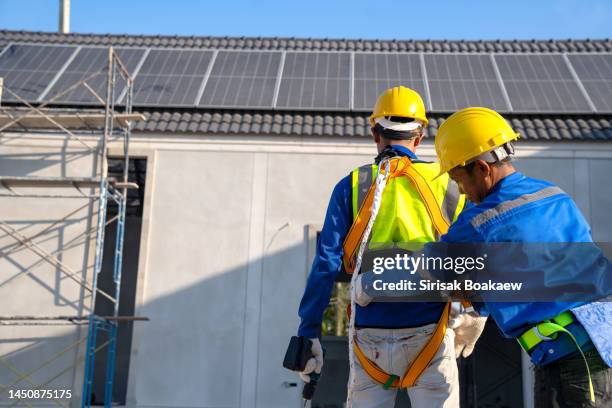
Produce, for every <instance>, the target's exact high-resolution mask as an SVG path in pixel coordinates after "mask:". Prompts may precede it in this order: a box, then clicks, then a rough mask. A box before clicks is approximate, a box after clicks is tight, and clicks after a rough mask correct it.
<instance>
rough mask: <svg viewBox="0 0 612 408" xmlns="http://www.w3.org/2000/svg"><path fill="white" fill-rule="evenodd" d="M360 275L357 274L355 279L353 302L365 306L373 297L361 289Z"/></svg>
mask: <svg viewBox="0 0 612 408" xmlns="http://www.w3.org/2000/svg"><path fill="white" fill-rule="evenodd" d="M362 276H363V275H362V274H359V275H358V276H357V279H356V281H355V303H357V304H358V305H359V306H361V307H366V306H367V305H369V304H370V302H371V301H372V299H373V298H372V297H371V296H370V295H368V294H367V293H365V292H364V291H363V286H362V285H361V277H362Z"/></svg>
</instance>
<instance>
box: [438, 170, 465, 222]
mask: <svg viewBox="0 0 612 408" xmlns="http://www.w3.org/2000/svg"><path fill="white" fill-rule="evenodd" d="M460 196H461V194H460V193H459V186H458V185H457V183H455V182H454V181H453V180H452V179H451V178H450V177H449V178H448V184H447V185H446V194H444V200H443V201H442V214H443V215H444V218H446V221H448V223H449V224H452V223H453V218H454V217H455V211H456V210H457V205H458V204H459V197H460Z"/></svg>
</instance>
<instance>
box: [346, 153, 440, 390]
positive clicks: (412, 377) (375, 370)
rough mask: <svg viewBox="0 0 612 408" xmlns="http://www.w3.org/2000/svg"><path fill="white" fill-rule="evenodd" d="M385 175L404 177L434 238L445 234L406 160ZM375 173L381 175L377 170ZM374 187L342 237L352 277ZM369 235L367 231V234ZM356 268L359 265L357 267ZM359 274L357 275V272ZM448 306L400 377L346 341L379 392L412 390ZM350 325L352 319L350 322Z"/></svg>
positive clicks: (431, 199)
mask: <svg viewBox="0 0 612 408" xmlns="http://www.w3.org/2000/svg"><path fill="white" fill-rule="evenodd" d="M388 164H389V167H388V169H389V174H388V175H387V178H388V179H391V178H395V177H407V178H408V179H409V180H410V181H411V182H412V185H413V186H414V187H415V189H416V191H417V192H418V194H419V196H420V198H421V200H422V201H423V203H424V204H425V207H426V209H427V213H428V215H429V217H430V219H431V222H432V224H433V227H434V229H435V230H436V232H437V234H438V235H443V234H445V233H446V232H447V231H448V227H449V221H448V220H447V219H446V218H445V217H444V215H443V213H442V209H441V208H440V205H439V204H438V202H437V201H436V198H435V195H434V193H433V192H432V190H431V188H430V186H429V184H428V183H427V180H426V179H425V177H423V175H422V174H421V173H420V172H419V171H418V170H417V169H416V168H415V166H413V165H412V161H411V160H410V159H409V158H408V157H405V156H404V157H395V158H392V159H390V160H389V163H388ZM379 171H385V170H384V169H382V168H380V167H379ZM375 190H376V186H375V183H372V184H371V186H370V188H369V190H368V192H367V195H366V197H365V199H364V200H363V202H362V203H361V206H360V208H359V212H358V214H357V216H356V218H355V220H354V222H353V225H352V226H351V228H350V230H349V232H348V235H347V236H346V238H345V240H344V244H343V248H344V256H343V260H342V261H343V264H344V268H345V270H346V272H347V273H349V274H352V273H353V272H355V269H356V267H359V266H360V263H361V261H360V260H359V261H358V260H357V258H359V257H358V252H359V250H360V247H361V246H362V244H363V241H364V238H365V239H366V240H367V239H368V237H367V236H364V233H366V230H367V228H368V224H370V228H371V222H370V221H371V220H370V218H371V216H372V206H373V202H374V196H375ZM366 235H369V231H367V234H366ZM358 264H359V265H358ZM357 272H358V273H359V271H357ZM450 306H451V304H450V302H449V303H447V304H446V306H445V307H444V310H443V312H442V315H441V316H440V319H439V320H438V323H437V325H436V328H435V329H434V331H433V333H432V335H431V337H430V338H429V340H428V341H427V343H426V344H425V345H424V346H423V348H422V349H421V351H420V352H419V354H418V355H417V357H416V358H415V359H414V360H413V361H412V363H411V364H410V365H409V367H408V368H407V369H406V372H405V373H404V375H403V376H402V377H399V376H398V375H396V374H390V373H387V372H386V371H384V370H383V369H381V368H380V367H378V365H376V363H374V362H373V361H372V360H370V359H369V358H367V357H366V355H365V354H364V353H363V351H362V350H361V348H360V347H359V345H358V344H357V341H356V339H355V338H354V337H353V338H351V339H350V341H351V344H352V348H353V351H354V355H355V356H356V357H357V359H358V360H359V363H360V364H361V366H362V367H363V369H364V370H365V372H366V373H367V374H368V375H369V376H370V377H371V378H372V379H373V380H375V381H376V382H378V383H379V384H381V385H382V386H383V388H385V389H388V388H408V387H412V386H413V385H414V384H415V383H416V381H417V380H418V378H419V377H420V375H421V374H422V373H423V371H425V369H426V368H427V366H428V365H429V363H430V362H431V360H432V359H433V357H434V356H435V354H436V353H437V351H438V349H439V348H440V345H441V344H442V341H443V340H444V335H445V333H446V328H447V326H448V318H449V312H450ZM348 313H349V316H350V314H351V311H350V309H349V310H348ZM350 320H351V321H352V319H350Z"/></svg>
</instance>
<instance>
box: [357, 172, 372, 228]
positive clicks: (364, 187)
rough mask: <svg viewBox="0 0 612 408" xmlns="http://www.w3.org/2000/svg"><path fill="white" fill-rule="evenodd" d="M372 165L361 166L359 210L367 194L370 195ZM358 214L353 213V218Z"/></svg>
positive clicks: (358, 186)
mask: <svg viewBox="0 0 612 408" xmlns="http://www.w3.org/2000/svg"><path fill="white" fill-rule="evenodd" d="M372 174H373V171H372V165H371V164H368V165H365V166H361V167H360V168H359V174H358V175H357V211H359V209H360V208H361V204H363V202H364V201H365V198H366V195H368V190H370V187H371V186H372V182H373V181H374V180H373V177H372ZM356 217H357V214H354V215H353V218H356Z"/></svg>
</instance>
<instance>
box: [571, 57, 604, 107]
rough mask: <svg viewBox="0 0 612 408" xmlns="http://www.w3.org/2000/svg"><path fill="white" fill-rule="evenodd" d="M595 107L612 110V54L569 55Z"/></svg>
mask: <svg viewBox="0 0 612 408" xmlns="http://www.w3.org/2000/svg"><path fill="white" fill-rule="evenodd" d="M568 59H569V60H570V62H571V64H572V66H573V67H574V70H575V72H576V75H577V76H578V78H580V82H582V85H583V86H584V88H585V90H586V92H587V94H588V95H589V97H590V98H591V101H592V102H593V104H594V105H595V108H596V109H597V110H598V111H600V112H612V98H610V95H612V54H576V55H568Z"/></svg>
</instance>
